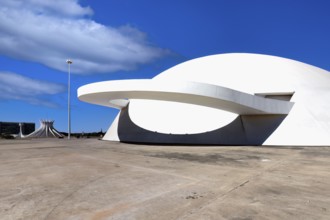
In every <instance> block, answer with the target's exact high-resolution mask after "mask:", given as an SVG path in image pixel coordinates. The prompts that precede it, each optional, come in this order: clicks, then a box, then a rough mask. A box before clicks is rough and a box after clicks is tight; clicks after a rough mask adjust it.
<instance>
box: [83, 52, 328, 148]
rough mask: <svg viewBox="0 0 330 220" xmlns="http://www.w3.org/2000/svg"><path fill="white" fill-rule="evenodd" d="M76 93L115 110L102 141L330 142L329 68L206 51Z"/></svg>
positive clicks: (214, 142) (243, 54)
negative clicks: (141, 76) (148, 75)
mask: <svg viewBox="0 0 330 220" xmlns="http://www.w3.org/2000/svg"><path fill="white" fill-rule="evenodd" d="M78 97H79V99H80V100H82V101H86V102H89V103H93V104H97V105H103V106H108V107H114V108H118V109H120V112H119V114H118V116H117V117H116V119H115V120H114V122H113V123H112V125H111V126H110V128H109V130H108V132H107V133H106V135H105V136H104V139H105V140H112V141H122V142H131V143H152V144H192V145H308V146H316V145H330V102H329V101H330V73H329V72H328V71H326V70H323V69H320V68H317V67H314V66H311V65H308V64H304V63H301V62H298V61H294V60H290V59H286V58H281V57H275V56H269V55H259V54H246V53H230V54H220V55H212V56H206V57H202V58H197V59H193V60H190V61H187V62H184V63H182V64H179V65H177V66H174V67H172V68H170V69H168V70H166V71H164V72H162V73H160V74H159V75H157V76H156V77H154V78H153V79H149V80H117V81H105V82H99V83H92V84H88V85H85V86H82V87H80V88H79V89H78Z"/></svg>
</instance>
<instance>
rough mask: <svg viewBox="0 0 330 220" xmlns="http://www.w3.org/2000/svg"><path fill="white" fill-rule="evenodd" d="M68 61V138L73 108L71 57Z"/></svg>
mask: <svg viewBox="0 0 330 220" xmlns="http://www.w3.org/2000/svg"><path fill="white" fill-rule="evenodd" d="M66 63H67V64H68V72H69V74H68V139H70V138H71V109H70V75H71V73H70V65H71V64H72V61H71V60H70V59H67V60H66Z"/></svg>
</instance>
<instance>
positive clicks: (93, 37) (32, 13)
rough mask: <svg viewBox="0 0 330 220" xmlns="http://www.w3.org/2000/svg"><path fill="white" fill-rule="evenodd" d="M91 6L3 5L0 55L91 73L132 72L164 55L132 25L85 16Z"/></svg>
mask: <svg viewBox="0 0 330 220" xmlns="http://www.w3.org/2000/svg"><path fill="white" fill-rule="evenodd" d="M92 13H93V11H92V9H90V8H89V7H82V6H80V5H79V4H78V1H77V0H58V1H53V0H2V1H1V2H0V44H1V47H0V54H3V55H6V56H10V57H13V58H17V59H23V60H29V61H34V62H39V63H42V64H44V65H46V66H49V67H51V68H54V69H57V70H61V71H66V68H67V66H66V63H65V60H66V59H67V58H71V59H72V60H73V66H72V72H75V73H81V74H88V73H100V72H112V71H119V70H132V69H134V68H136V67H137V66H138V65H140V64H145V63H148V62H151V61H153V60H155V59H157V58H159V57H162V56H164V55H165V54H166V53H167V50H164V49H161V48H157V47H155V46H152V45H151V44H150V43H149V42H148V41H147V39H146V35H145V34H144V33H143V32H141V31H139V30H137V29H135V28H132V27H130V26H123V27H119V28H114V27H109V26H104V25H102V24H99V23H97V22H95V21H93V20H91V19H90V18H86V16H90V15H92Z"/></svg>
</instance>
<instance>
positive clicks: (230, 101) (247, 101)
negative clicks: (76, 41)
mask: <svg viewBox="0 0 330 220" xmlns="http://www.w3.org/2000/svg"><path fill="white" fill-rule="evenodd" d="M78 98H79V99H80V100H82V101H85V102H89V103H93V104H97V105H102V106H108V107H114V108H118V109H122V108H123V107H126V106H127V104H128V103H129V99H149V100H161V101H172V102H181V103H188V104H195V105H201V106H206V107H212V108H216V109H221V110H225V111H229V112H233V113H236V114H240V115H260V114H263V115H265V114H288V113H289V112H290V110H291V108H292V106H293V104H294V103H292V102H289V101H282V100H275V99H269V98H263V97H260V96H256V95H251V94H248V93H244V92H240V91H237V90H233V89H229V88H225V87H221V86H216V85H211V84H204V83H197V82H188V81H164V80H155V79H153V80H117V81H104V82H98V83H92V84H88V85H85V86H82V87H80V88H78Z"/></svg>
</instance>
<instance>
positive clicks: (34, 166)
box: [0, 139, 330, 220]
mask: <svg viewBox="0 0 330 220" xmlns="http://www.w3.org/2000/svg"><path fill="white" fill-rule="evenodd" d="M0 175H1V178H0V218H1V219H3V220H10V219H24V220H26V219H34V220H38V219H40V220H44V219H45V220H48V219H61V220H63V219H70V220H71V219H72V220H77V219H91V220H92V219H93V220H101V219H128V220H129V219H141V220H142V219H143V220H146V219H158V220H161V219H164V220H169V219H173V220H174V219H190V220H196V219H203V220H204V219H214V220H219V219H232V220H243V219H245V220H247V219H317V220H319V219H329V216H330V147H276V146H274V147H250V146H244V147H235V146H220V147H199V146H189V147H188V146H152V145H130V144H124V143H115V142H105V141H100V140H96V139H72V140H66V139H33V140H0Z"/></svg>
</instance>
